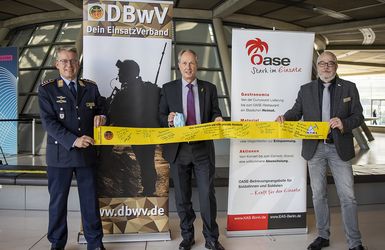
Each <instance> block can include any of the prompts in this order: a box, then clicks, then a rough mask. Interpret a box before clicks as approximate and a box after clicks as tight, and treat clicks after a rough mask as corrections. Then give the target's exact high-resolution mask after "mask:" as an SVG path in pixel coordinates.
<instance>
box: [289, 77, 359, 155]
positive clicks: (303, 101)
mask: <svg viewBox="0 0 385 250" xmlns="http://www.w3.org/2000/svg"><path fill="white" fill-rule="evenodd" d="M318 84H319V83H318V80H314V81H312V82H310V83H307V84H305V85H302V86H301V88H300V90H299V92H298V96H297V99H296V101H295V104H294V106H293V107H292V108H291V109H290V110H288V111H287V112H286V113H285V114H284V117H285V119H286V120H288V121H298V120H300V119H301V118H303V120H304V121H320V120H321V110H320V105H319V98H320V97H319V96H320V95H319V88H318ZM335 84H336V86H335V90H334V94H333V95H334V96H333V98H332V100H333V103H332V105H331V106H332V110H331V112H330V115H331V117H338V118H340V119H341V121H342V123H343V127H344V129H343V131H340V130H339V129H332V137H333V140H334V144H335V146H336V149H337V153H338V155H339V156H340V157H341V159H342V160H344V161H348V160H350V159H352V158H353V157H354V156H355V152H354V144H353V134H352V130H353V129H354V128H357V127H358V126H360V125H361V123H362V122H363V121H364V117H363V115H362V106H361V103H360V97H359V94H358V90H357V88H356V85H355V84H354V83H352V82H349V81H346V80H343V79H340V78H338V77H337V78H336V83H335ZM317 145H318V141H317V140H303V142H302V156H303V157H304V158H305V159H306V160H310V159H311V158H312V157H313V155H314V153H315V151H316V149H317Z"/></svg>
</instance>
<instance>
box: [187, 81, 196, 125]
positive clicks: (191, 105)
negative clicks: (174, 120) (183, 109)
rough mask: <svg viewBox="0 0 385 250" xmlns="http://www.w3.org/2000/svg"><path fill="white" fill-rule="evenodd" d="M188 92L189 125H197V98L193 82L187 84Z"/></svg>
mask: <svg viewBox="0 0 385 250" xmlns="http://www.w3.org/2000/svg"><path fill="white" fill-rule="evenodd" d="M187 87H188V92H187V121H186V124H187V125H195V124H197V122H196V119H195V100H194V92H193V85H192V84H191V83H189V84H187Z"/></svg>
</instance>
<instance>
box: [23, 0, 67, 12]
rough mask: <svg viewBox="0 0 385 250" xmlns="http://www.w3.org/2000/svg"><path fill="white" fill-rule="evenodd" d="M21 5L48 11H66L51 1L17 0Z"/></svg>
mask: <svg viewBox="0 0 385 250" xmlns="http://www.w3.org/2000/svg"><path fill="white" fill-rule="evenodd" d="M17 2H19V3H23V4H26V5H29V6H35V7H36V8H39V9H41V10H46V11H58V10H64V8H63V7H62V6H60V5H57V4H55V3H53V2H51V1H47V0H33V1H31V0H17Z"/></svg>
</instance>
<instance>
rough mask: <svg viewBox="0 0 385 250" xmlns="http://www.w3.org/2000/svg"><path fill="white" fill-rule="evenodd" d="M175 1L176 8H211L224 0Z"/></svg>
mask: <svg viewBox="0 0 385 250" xmlns="http://www.w3.org/2000/svg"><path fill="white" fill-rule="evenodd" d="M177 2H178V6H177V7H178V8H186V9H201V10H211V9H213V8H214V7H216V6H218V5H219V4H221V3H222V2H225V1H224V0H204V1H196V0H179V1H177Z"/></svg>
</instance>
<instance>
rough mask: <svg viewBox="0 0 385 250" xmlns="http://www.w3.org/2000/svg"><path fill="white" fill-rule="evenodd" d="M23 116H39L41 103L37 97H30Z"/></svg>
mask: <svg viewBox="0 0 385 250" xmlns="http://www.w3.org/2000/svg"><path fill="white" fill-rule="evenodd" d="M22 114H39V103H38V97H37V96H30V97H29V98H28V100H27V105H25V107H24V109H23V111H22Z"/></svg>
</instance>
